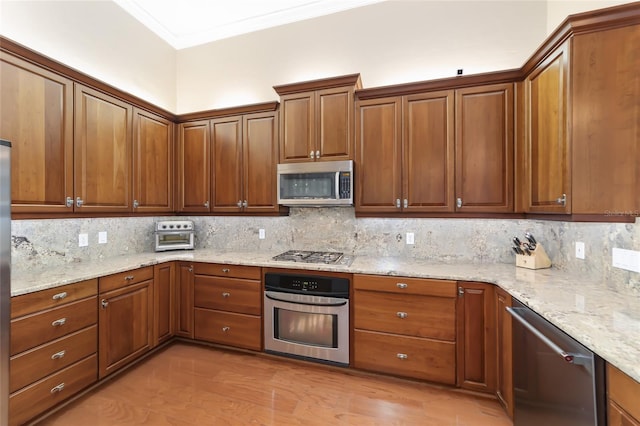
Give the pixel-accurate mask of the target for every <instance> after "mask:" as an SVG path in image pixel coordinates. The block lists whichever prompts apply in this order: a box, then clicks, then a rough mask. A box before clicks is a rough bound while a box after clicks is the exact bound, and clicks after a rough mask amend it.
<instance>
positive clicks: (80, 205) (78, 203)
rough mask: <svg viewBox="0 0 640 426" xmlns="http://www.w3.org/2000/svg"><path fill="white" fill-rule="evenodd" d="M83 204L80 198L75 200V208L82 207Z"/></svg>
mask: <svg viewBox="0 0 640 426" xmlns="http://www.w3.org/2000/svg"><path fill="white" fill-rule="evenodd" d="M83 204H84V201H82V198H80V197H78V198H76V207H82V205H83Z"/></svg>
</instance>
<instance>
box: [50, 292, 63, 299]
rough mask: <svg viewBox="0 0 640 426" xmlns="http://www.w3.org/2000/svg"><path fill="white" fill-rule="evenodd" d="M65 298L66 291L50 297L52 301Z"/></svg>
mask: <svg viewBox="0 0 640 426" xmlns="http://www.w3.org/2000/svg"><path fill="white" fill-rule="evenodd" d="M65 297H67V292H66V291H63V292H62V293H58V294H54V295H53V297H52V299H53V300H62V299H64V298H65Z"/></svg>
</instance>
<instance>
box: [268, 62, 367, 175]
mask: <svg viewBox="0 0 640 426" xmlns="http://www.w3.org/2000/svg"><path fill="white" fill-rule="evenodd" d="M361 85H362V84H361V82H360V74H353V75H347V76H342V77H335V78H328V79H323V80H314V81H307V82H303V83H295V84H288V85H282V86H275V87H274V89H275V91H276V92H277V93H278V94H279V95H280V110H281V113H280V117H281V120H280V162H281V163H292V162H301V161H331V160H350V159H352V158H353V122H354V120H353V96H354V92H355V90H356V89H359V88H360V87H361Z"/></svg>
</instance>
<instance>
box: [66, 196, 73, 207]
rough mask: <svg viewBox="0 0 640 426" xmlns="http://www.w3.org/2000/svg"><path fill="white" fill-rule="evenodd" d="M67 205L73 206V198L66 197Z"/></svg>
mask: <svg viewBox="0 0 640 426" xmlns="http://www.w3.org/2000/svg"><path fill="white" fill-rule="evenodd" d="M67 207H73V198H71V197H67Z"/></svg>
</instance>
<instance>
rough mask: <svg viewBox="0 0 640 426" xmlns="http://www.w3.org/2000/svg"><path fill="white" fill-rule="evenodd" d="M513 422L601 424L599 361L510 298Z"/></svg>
mask: <svg viewBox="0 0 640 426" xmlns="http://www.w3.org/2000/svg"><path fill="white" fill-rule="evenodd" d="M507 310H508V311H509V313H510V314H511V315H512V316H513V319H514V321H513V328H512V330H513V387H514V400H515V404H514V419H513V423H514V426H539V425H545V426H592V425H600V426H602V425H605V424H606V423H605V399H606V397H605V380H604V361H603V360H602V358H600V357H598V356H597V355H595V354H594V353H592V352H591V351H590V350H589V349H587V348H586V347H584V346H583V345H581V344H580V343H578V342H577V341H575V340H574V339H573V338H571V337H570V336H569V335H567V334H566V333H564V332H563V331H562V330H560V329H558V328H557V327H555V326H554V325H553V324H551V323H550V322H548V321H547V320H545V319H544V318H542V317H541V316H540V315H538V314H536V313H535V312H533V311H532V310H531V309H529V308H528V307H526V306H525V305H523V304H522V303H521V302H519V301H517V300H515V299H514V302H513V307H512V308H507Z"/></svg>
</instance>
